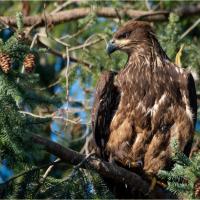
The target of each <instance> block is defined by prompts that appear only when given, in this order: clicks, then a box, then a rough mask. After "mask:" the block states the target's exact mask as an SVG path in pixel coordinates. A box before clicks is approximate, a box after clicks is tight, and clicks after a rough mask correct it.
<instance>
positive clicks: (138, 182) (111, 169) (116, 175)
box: [32, 135, 172, 198]
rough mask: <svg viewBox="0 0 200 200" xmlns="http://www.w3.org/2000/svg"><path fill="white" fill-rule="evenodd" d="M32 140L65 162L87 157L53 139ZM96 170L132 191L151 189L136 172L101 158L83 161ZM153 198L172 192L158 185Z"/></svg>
mask: <svg viewBox="0 0 200 200" xmlns="http://www.w3.org/2000/svg"><path fill="white" fill-rule="evenodd" d="M32 140H33V142H35V143H36V144H39V145H41V146H42V147H43V148H44V149H45V150H46V151H47V152H49V153H51V154H53V155H55V156H57V157H59V158H60V159H61V160H62V161H63V162H67V163H70V164H72V165H78V164H79V163H82V161H83V160H85V159H86V155H83V154H80V153H78V152H76V151H73V150H71V149H68V148H65V147H63V146H61V145H60V144H57V143H55V142H53V141H51V140H48V139H46V138H43V137H41V136H38V135H32ZM88 166H89V167H90V168H91V169H94V170H96V171H97V172H98V173H99V174H101V175H102V176H104V177H107V178H111V179H113V180H114V181H116V182H118V183H123V184H126V185H127V187H128V188H130V192H131V193H134V192H135V191H140V192H142V193H143V194H147V193H148V191H149V183H147V182H146V181H145V180H143V179H142V178H141V177H140V176H139V175H137V174H135V173H134V172H131V171H128V170H126V169H124V168H122V167H118V166H117V165H113V164H111V163H108V162H106V161H103V160H101V159H99V158H94V157H91V158H90V159H88V160H87V162H83V164H82V167H83V168H88ZM150 195H151V197H153V198H170V197H172V195H171V193H169V192H167V191H165V190H163V189H161V188H160V187H158V186H157V187H156V189H155V190H154V191H153V192H152V193H151V194H150Z"/></svg>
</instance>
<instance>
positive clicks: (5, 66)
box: [0, 53, 11, 74]
mask: <svg viewBox="0 0 200 200" xmlns="http://www.w3.org/2000/svg"><path fill="white" fill-rule="evenodd" d="M0 67H1V70H2V71H3V72H4V73H6V74H7V73H8V72H9V71H10V69H11V58H10V56H9V55H8V54H5V53H0Z"/></svg>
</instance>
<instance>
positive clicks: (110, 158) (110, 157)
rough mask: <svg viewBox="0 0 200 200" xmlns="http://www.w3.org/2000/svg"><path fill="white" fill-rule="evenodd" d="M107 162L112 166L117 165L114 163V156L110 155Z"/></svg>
mask: <svg viewBox="0 0 200 200" xmlns="http://www.w3.org/2000/svg"><path fill="white" fill-rule="evenodd" d="M108 161H109V163H112V164H114V165H116V164H117V163H116V161H115V156H113V154H112V153H111V154H110V155H109V158H108Z"/></svg>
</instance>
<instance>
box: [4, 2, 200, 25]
mask: <svg viewBox="0 0 200 200" xmlns="http://www.w3.org/2000/svg"><path fill="white" fill-rule="evenodd" d="M90 12H91V8H88V7H85V8H74V9H71V10H67V11H60V12H57V13H53V14H51V13H50V14H48V15H46V17H44V15H35V16H27V17H24V26H32V25H35V24H37V26H43V25H45V20H46V23H47V24H48V25H51V24H54V25H56V24H60V23H63V22H68V21H73V20H78V19H81V18H84V17H86V16H88V15H89V14H90ZM93 12H95V14H96V15H97V16H98V17H106V18H118V16H119V15H120V16H127V17H129V18H137V19H141V18H142V19H143V20H146V21H166V20H168V16H169V14H170V12H175V13H176V14H178V15H179V16H180V17H189V16H191V15H200V3H198V4H196V5H184V6H182V7H179V8H177V9H174V10H172V11H142V10H133V9H127V8H121V9H118V13H116V9H115V8H110V7H101V8H97V9H95V10H94V11H93ZM45 18H46V19H45ZM0 21H1V22H3V23H4V24H7V25H10V26H16V19H15V17H14V16H13V17H8V16H1V17H0Z"/></svg>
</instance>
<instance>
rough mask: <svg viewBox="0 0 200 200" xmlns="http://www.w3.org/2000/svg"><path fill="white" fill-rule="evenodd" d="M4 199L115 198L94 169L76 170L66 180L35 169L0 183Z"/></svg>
mask: <svg viewBox="0 0 200 200" xmlns="http://www.w3.org/2000/svg"><path fill="white" fill-rule="evenodd" d="M0 186H1V188H2V191H1V195H0V197H1V198H17V199H36V198H37V199H41V198H42V199H46V198H51V199H111V198H114V196H113V195H112V193H111V192H110V191H109V189H108V187H107V186H106V184H105V183H104V181H103V179H102V178H101V177H100V176H99V174H97V173H96V172H94V171H91V170H83V169H79V168H78V169H76V168H75V169H74V170H73V171H72V172H71V174H70V175H69V176H68V177H66V178H63V179H56V178H53V177H50V176H48V177H47V178H46V179H45V180H44V179H43V178H42V176H41V169H38V168H33V169H31V170H28V171H27V172H26V173H23V174H22V175H21V176H17V178H15V179H14V180H12V181H9V180H8V181H7V182H6V183H3V184H1V185H0Z"/></svg>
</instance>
